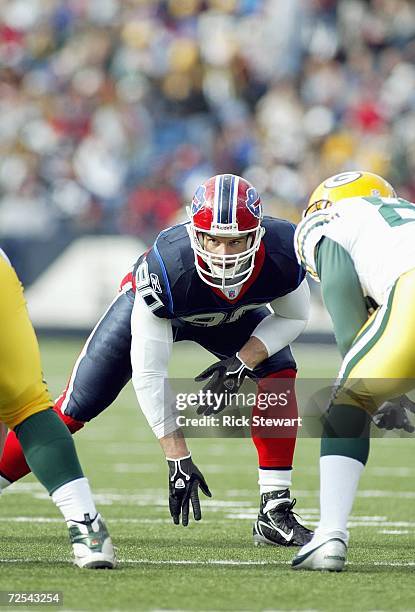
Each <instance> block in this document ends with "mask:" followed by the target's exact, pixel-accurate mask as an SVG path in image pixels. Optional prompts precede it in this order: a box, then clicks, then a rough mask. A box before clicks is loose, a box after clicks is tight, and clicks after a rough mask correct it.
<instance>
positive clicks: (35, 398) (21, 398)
mask: <svg viewBox="0 0 415 612" xmlns="http://www.w3.org/2000/svg"><path fill="white" fill-rule="evenodd" d="M0 288H1V293H0V325H1V332H0V420H1V421H3V423H5V424H6V425H7V426H8V427H9V428H10V429H13V428H14V427H16V425H19V423H21V422H22V421H24V420H25V419H27V418H28V417H29V416H31V415H32V414H35V413H36V412H40V411H41V410H45V408H49V407H51V406H53V402H52V399H51V397H50V395H49V391H48V389H47V386H46V383H45V382H44V381H43V378H42V367H41V363H40V354H39V346H38V343H37V339H36V335H35V332H34V330H33V327H32V323H31V321H30V319H29V314H28V312H27V308H26V302H25V299H24V295H23V288H22V286H21V284H20V281H19V279H18V278H17V276H16V273H15V271H14V269H13V268H12V267H11V266H10V265H9V263H8V262H7V261H6V260H5V259H4V257H2V256H1V254H0Z"/></svg>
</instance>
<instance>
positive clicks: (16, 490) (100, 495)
mask: <svg viewBox="0 0 415 612" xmlns="http://www.w3.org/2000/svg"><path fill="white" fill-rule="evenodd" d="M119 465H122V464H119ZM121 491H123V492H121ZM3 493H4V494H6V495H19V494H20V495H21V494H27V493H31V494H33V495H34V496H35V497H36V499H50V498H49V495H48V494H47V493H46V491H45V489H44V488H43V487H42V486H41V485H40V484H38V483H36V482H28V483H24V482H23V483H16V484H13V485H12V486H10V487H7V488H6V489H4V491H3ZM292 494H293V496H295V497H297V498H299V499H303V498H310V497H311V498H316V499H317V498H318V490H317V489H315V490H312V491H310V490H298V489H295V490H292ZM221 495H223V496H225V497H228V498H229V497H230V498H232V497H233V498H235V497H237V498H240V497H248V498H249V499H251V501H245V500H241V501H240V500H238V501H235V500H232V499H231V500H229V501H225V500H223V501H221V500H206V501H205V503H206V504H207V505H208V507H212V508H213V507H214V506H215V504H217V507H219V505H221V506H222V507H224V506H225V505H226V504H228V505H229V506H234V507H235V506H238V505H244V506H251V507H253V506H252V498H253V496H255V499H256V497H257V492H256V491H255V489H252V490H248V489H231V490H229V491H223V492H221ZM357 497H363V498H385V499H386V498H391V499H415V491H386V490H383V489H367V490H361V491H358V492H357ZM94 499H96V500H100V502H99V503H106V504H111V503H112V502H123V503H125V504H134V505H143V506H147V505H148V503H149V502H151V503H152V505H153V506H157V505H165V503H166V499H167V490H165V489H141V490H140V493H133V492H131V491H126V490H125V489H96V490H95V491H94ZM255 503H256V502H255Z"/></svg>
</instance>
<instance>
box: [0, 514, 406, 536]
mask: <svg viewBox="0 0 415 612" xmlns="http://www.w3.org/2000/svg"><path fill="white" fill-rule="evenodd" d="M256 517H257V515H256V514H243V513H241V514H226V515H225V518H221V519H216V518H214V519H209V518H206V516H205V517H204V519H203V523H204V524H209V525H210V524H215V525H217V524H221V525H222V524H227V523H228V520H227V519H232V520H235V519H240V520H250V521H254V520H255V519H256ZM302 518H303V519H305V520H304V522H305V523H306V524H307V525H317V521H316V517H315V516H313V517H309V519H310V520H306V519H307V518H308V517H307V516H306V515H302ZM108 521H109V523H111V524H114V525H116V524H117V525H118V524H138V525H140V524H145V525H170V524H171V522H172V521H171V519H170V518H152V519H149V518H136V517H130V518H109V519H108ZM26 522H27V523H62V522H63V519H61V518H56V517H46V516H2V517H0V523H26ZM347 526H348V527H349V528H354V527H383V528H384V529H383V530H380V531H379V532H378V533H385V534H394V535H403V534H407V533H412V532H411V531H409V530H408V528H409V529H415V521H388V520H387V518H386V517H377V516H373V517H368V516H352V517H351V520H350V521H349V522H348V524H347ZM389 528H390V529H389ZM392 528H395V529H392ZM405 528H406V530H405ZM402 529H404V530H402Z"/></svg>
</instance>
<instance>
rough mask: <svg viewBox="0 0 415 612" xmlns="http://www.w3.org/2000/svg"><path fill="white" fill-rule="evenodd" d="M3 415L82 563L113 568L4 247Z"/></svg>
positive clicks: (0, 279) (0, 258) (0, 301)
mask: <svg viewBox="0 0 415 612" xmlns="http://www.w3.org/2000/svg"><path fill="white" fill-rule="evenodd" d="M0 287H1V298H0V324H1V335H0V421H1V423H2V428H1V430H0V433H2V432H4V426H7V427H8V428H9V429H13V430H14V431H15V432H16V435H17V437H18V439H19V442H20V444H21V445H22V448H23V452H24V454H25V458H26V461H27V463H28V464H29V466H30V468H31V470H32V472H33V473H34V474H35V476H36V477H37V478H38V479H39V481H40V482H41V483H42V484H43V485H44V487H45V488H46V489H47V491H48V492H49V494H50V495H51V497H52V499H53V501H54V502H55V504H56V505H57V507H58V508H59V509H60V510H61V512H62V514H63V516H64V518H65V520H66V522H67V525H68V527H69V535H70V540H71V543H72V546H73V551H74V556H75V563H76V564H77V565H78V566H79V567H87V568H99V567H108V568H111V567H113V566H114V565H115V556H114V551H113V547H112V543H111V538H110V537H109V535H108V532H107V530H106V528H105V524H104V523H103V521H102V518H101V517H100V515H99V514H98V513H97V511H96V508H95V505H94V502H93V499H92V494H91V490H90V488H89V484H88V480H87V479H86V478H85V477H84V475H83V472H82V469H81V466H80V464H79V461H78V457H77V454H76V450H75V447H74V443H73V439H72V436H71V434H70V433H69V431H68V429H67V428H66V426H65V425H64V423H63V422H62V421H61V420H60V419H59V417H58V416H57V414H55V412H53V410H52V409H51V407H52V406H53V402H52V399H51V397H50V395H49V391H48V388H47V386H46V383H45V381H44V380H43V377H42V368H41V361H40V354H39V347H38V343H37V339H36V335H35V332H34V330H33V327H32V324H31V321H30V318H29V315H28V312H27V308H26V302H25V299H24V294H23V288H22V286H21V283H20V281H19V279H18V277H17V275H16V273H15V271H14V269H13V267H12V266H11V264H10V262H9V260H8V258H7V256H6V255H5V253H4V252H3V251H2V250H1V249H0Z"/></svg>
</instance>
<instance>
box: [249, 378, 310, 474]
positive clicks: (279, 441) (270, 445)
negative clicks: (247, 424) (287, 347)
mask: <svg viewBox="0 0 415 612" xmlns="http://www.w3.org/2000/svg"><path fill="white" fill-rule="evenodd" d="M296 375H297V372H296V371H295V370H293V369H291V368H290V369H287V370H280V371H279V372H274V373H272V374H270V375H269V376H267V377H266V378H263V379H262V380H261V382H260V383H259V385H258V395H257V404H256V406H255V408H254V409H253V411H252V416H260V417H261V416H264V417H272V416H274V417H283V418H290V419H293V418H297V416H298V409H297V400H296V397H295V377H296ZM275 378H283V379H285V380H284V382H281V383H275V382H274V383H273V382H272V379H275ZM287 390H289V394H288V396H287V397H288V398H289V401H288V404H287V405H286V406H284V407H283V408H281V407H280V408H279V407H277V406H276V407H271V406H270V405H269V406H268V407H267V408H266V410H260V409H259V407H258V396H259V394H260V393H264V394H265V393H266V394H269V393H278V394H280V393H285V392H286V391H287ZM251 436H252V440H253V442H254V444H255V446H256V449H257V452H258V465H259V467H264V468H275V469H281V468H291V466H292V464H293V457H294V449H295V442H296V436H297V427H291V428H284V429H283V430H281V437H278V438H273V437H269V436H270V429H269V427H254V426H253V427H252V428H251Z"/></svg>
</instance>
